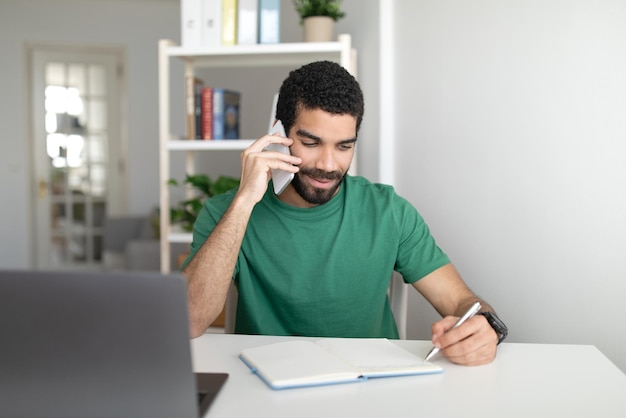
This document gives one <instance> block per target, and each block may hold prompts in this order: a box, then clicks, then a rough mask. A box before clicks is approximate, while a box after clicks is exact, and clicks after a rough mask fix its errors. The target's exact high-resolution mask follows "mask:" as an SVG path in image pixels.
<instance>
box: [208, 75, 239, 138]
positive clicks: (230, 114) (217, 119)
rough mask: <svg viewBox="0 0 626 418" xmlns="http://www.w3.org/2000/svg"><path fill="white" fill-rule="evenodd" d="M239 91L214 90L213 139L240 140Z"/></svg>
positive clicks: (216, 88)
mask: <svg viewBox="0 0 626 418" xmlns="http://www.w3.org/2000/svg"><path fill="white" fill-rule="evenodd" d="M240 100H241V94H240V93H239V92H238V91H234V90H228V89H224V88H218V87H215V88H213V139H239V134H240V132H239V120H240V115H239V103H240Z"/></svg>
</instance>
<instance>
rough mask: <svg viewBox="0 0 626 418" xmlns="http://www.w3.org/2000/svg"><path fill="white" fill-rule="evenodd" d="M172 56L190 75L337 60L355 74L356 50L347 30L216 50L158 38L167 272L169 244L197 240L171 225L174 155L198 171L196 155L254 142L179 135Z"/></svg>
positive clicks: (165, 269)
mask: <svg viewBox="0 0 626 418" xmlns="http://www.w3.org/2000/svg"><path fill="white" fill-rule="evenodd" d="M173 59H179V60H182V61H183V63H184V73H185V74H184V75H185V77H187V76H190V75H191V76H193V75H194V74H195V71H196V69H199V68H209V69H210V68H242V67H247V68H261V67H293V68H296V67H299V66H301V65H303V64H306V63H309V62H312V61H318V60H329V61H335V62H337V63H339V64H340V65H342V66H343V67H344V68H346V69H347V70H348V71H349V72H350V73H351V74H352V75H354V76H355V77H356V51H355V50H354V48H352V45H351V37H350V35H347V34H342V35H339V36H338V37H337V41H336V42H294V43H282V44H257V45H235V46H230V47H221V48H218V49H212V50H204V49H199V48H183V47H181V46H178V45H177V44H176V43H175V42H173V41H171V40H167V39H163V40H160V41H159V61H158V65H159V184H160V187H159V191H160V198H159V206H160V208H161V210H160V228H161V271H162V272H163V273H167V272H169V271H171V269H172V266H171V265H170V245H171V244H173V243H191V239H192V237H191V233H186V232H183V231H181V230H178V229H177V228H176V227H175V226H172V225H170V219H169V213H170V191H169V186H168V184H167V182H168V180H169V179H170V178H171V173H170V153H172V152H183V153H185V154H186V157H185V169H186V172H187V173H194V172H195V167H194V158H193V155H194V153H196V152H220V151H232V150H244V149H245V148H247V147H248V146H249V145H250V144H252V142H253V141H254V140H255V139H239V140H193V139H176V138H175V137H174V135H172V133H171V129H170V111H171V109H170V90H169V89H170V61H171V60H173ZM182 84H183V83H181V85H182ZM355 163H356V161H355V162H354V163H353V167H352V169H351V171H353V170H354V169H355V167H354V165H355Z"/></svg>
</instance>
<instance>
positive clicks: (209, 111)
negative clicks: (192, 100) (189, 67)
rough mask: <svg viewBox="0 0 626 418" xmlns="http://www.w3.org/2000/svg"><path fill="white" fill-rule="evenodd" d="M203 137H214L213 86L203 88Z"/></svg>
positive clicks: (208, 138) (206, 138) (207, 138)
mask: <svg viewBox="0 0 626 418" xmlns="http://www.w3.org/2000/svg"><path fill="white" fill-rule="evenodd" d="M202 139H205V140H210V139H213V87H205V88H203V89H202Z"/></svg>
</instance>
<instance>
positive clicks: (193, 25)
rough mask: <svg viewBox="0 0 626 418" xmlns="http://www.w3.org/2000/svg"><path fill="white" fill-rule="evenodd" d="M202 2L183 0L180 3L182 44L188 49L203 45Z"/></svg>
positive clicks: (198, 0)
mask: <svg viewBox="0 0 626 418" xmlns="http://www.w3.org/2000/svg"><path fill="white" fill-rule="evenodd" d="M200 16H201V3H200V0H181V2H180V18H181V21H180V28H181V34H180V44H181V45H182V46H183V47H186V48H197V47H199V46H200V45H201V37H202V35H201V34H202V27H201V24H200Z"/></svg>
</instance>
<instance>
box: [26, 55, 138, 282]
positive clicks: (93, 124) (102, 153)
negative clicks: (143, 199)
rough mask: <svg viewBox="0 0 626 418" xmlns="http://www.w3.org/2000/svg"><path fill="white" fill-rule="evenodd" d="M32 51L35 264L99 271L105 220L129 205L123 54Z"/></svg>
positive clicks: (48, 267) (123, 210)
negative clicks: (127, 200)
mask: <svg viewBox="0 0 626 418" xmlns="http://www.w3.org/2000/svg"><path fill="white" fill-rule="evenodd" d="M29 52H30V54H29V56H30V58H31V60H30V62H31V66H30V67H31V92H32V96H31V97H32V98H31V100H32V117H33V119H32V124H33V127H32V129H33V130H32V132H33V148H32V151H33V152H32V155H33V174H34V178H35V179H36V182H37V185H36V187H35V192H34V196H33V202H34V217H35V219H34V223H33V224H34V235H35V243H36V244H35V245H34V247H35V263H36V267H37V268H39V269H66V270H67V269H100V268H101V267H102V252H103V236H104V230H103V225H104V220H105V218H106V217H107V216H111V215H119V214H124V213H125V212H126V205H127V202H126V196H127V186H126V185H127V184H128V182H127V181H126V180H125V178H126V173H125V164H124V161H125V156H124V155H123V150H124V147H123V136H122V126H121V120H122V118H121V116H122V112H123V109H124V105H123V102H122V97H123V95H122V94H121V91H120V90H121V88H122V86H123V83H122V80H121V78H122V75H123V67H122V65H123V60H122V58H121V57H122V56H123V55H122V54H121V52H120V51H117V50H112V49H103V50H94V49H88V50H83V49H80V48H71V47H32V48H31V50H30V51H29Z"/></svg>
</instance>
